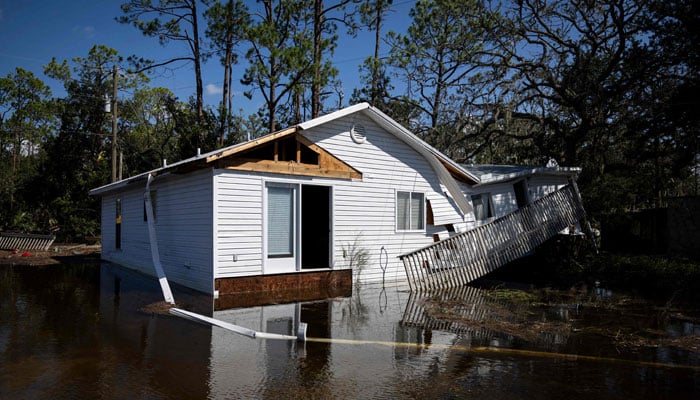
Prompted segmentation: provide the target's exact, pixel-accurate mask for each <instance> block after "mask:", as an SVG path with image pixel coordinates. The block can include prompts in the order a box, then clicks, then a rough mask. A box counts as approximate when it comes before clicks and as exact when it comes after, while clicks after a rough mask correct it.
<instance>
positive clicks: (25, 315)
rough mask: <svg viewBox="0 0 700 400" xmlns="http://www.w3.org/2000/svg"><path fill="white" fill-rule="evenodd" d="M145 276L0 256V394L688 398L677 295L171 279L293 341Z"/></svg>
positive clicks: (693, 342)
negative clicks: (257, 285)
mask: <svg viewBox="0 0 700 400" xmlns="http://www.w3.org/2000/svg"><path fill="white" fill-rule="evenodd" d="M158 290H159V289H158V284H157V282H156V281H154V280H151V279H149V278H145V277H143V276H141V275H138V274H135V273H132V272H129V271H126V270H123V269H121V268H118V267H114V266H110V265H108V264H103V265H101V266H100V265H91V266H60V267H55V266H54V267H50V268H40V269H37V268H26V267H22V268H17V267H16V268H9V267H3V268H0V399H15V398H17V399H25V398H80V399H82V398H106V399H112V398H114V399H121V398H141V399H179V398H183V399H198V398H212V399H219V398H270V399H278V398H285V399H286V398H298V399H330V398H339V399H346V398H361V399H366V398H387V399H394V398H443V399H452V398H481V399H483V398H509V399H539V398H541V399H553V398H562V399H584V398H585V399H590V398H596V399H601V398H602V399H608V398H609V399H622V398H635V399H663V398H668V399H671V398H673V399H684V398H687V399H691V398H692V399H696V398H700V397H699V396H700V349H698V340H697V336H698V335H700V324H699V323H698V319H697V317H698V313H697V310H693V309H692V307H690V308H688V307H686V308H679V307H675V306H672V305H669V304H653V303H648V302H644V301H641V300H639V299H635V298H631V297H620V296H618V295H616V294H614V293H611V292H608V291H604V290H601V289H597V290H596V289H593V290H580V291H578V292H576V293H574V294H571V293H566V294H561V293H556V292H547V293H546V294H545V296H542V295H541V293H540V294H537V295H536V296H535V297H526V298H524V299H523V298H518V297H517V296H515V298H514V297H513V295H512V293H505V295H504V292H501V291H494V290H485V289H476V288H463V289H460V290H453V291H450V292H444V293H432V294H424V295H420V296H418V295H413V294H411V293H409V292H408V291H407V290H405V289H403V288H395V287H391V288H385V289H383V288H381V287H377V286H368V285H366V286H364V287H362V288H360V289H359V290H357V288H356V290H355V293H354V295H353V297H349V298H335V299H326V300H321V301H316V302H306V303H294V304H278V305H272V306H260V307H250V308H245V309H232V310H222V311H213V300H212V299H211V298H209V297H206V296H201V295H196V294H192V293H187V292H183V291H177V290H175V298H176V300H178V302H179V305H180V306H181V307H182V308H186V309H189V310H192V311H196V312H199V313H202V314H206V315H213V316H214V317H215V318H218V319H221V320H224V321H228V322H232V323H235V324H237V325H241V326H244V327H247V328H251V329H255V330H261V331H266V332H275V333H284V334H295V332H296V327H297V325H298V324H299V322H300V321H304V322H307V323H308V324H309V329H308V333H307V335H308V337H309V341H308V342H306V343H304V344H298V343H295V342H287V341H263V340H259V339H249V338H247V337H242V336H237V335H235V334H233V333H230V332H228V331H224V330H222V329H220V328H212V327H210V326H206V325H202V324H197V323H194V322H191V321H188V320H184V319H180V318H177V317H172V316H170V315H167V314H165V313H163V312H162V307H160V304H159V303H158V301H159V300H160V299H161V297H160V294H159V292H158ZM528 296H530V294H528ZM543 300H547V301H543ZM329 338H330V339H331V340H330V341H328V339H329Z"/></svg>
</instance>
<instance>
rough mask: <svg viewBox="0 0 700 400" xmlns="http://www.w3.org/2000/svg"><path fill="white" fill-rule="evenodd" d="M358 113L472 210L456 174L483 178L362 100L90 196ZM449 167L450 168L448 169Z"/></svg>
mask: <svg viewBox="0 0 700 400" xmlns="http://www.w3.org/2000/svg"><path fill="white" fill-rule="evenodd" d="M354 113H362V114H363V115H366V116H368V117H369V118H370V119H371V120H373V121H374V122H375V123H377V124H378V125H379V126H380V127H382V128H384V129H385V130H387V131H388V132H390V133H391V134H393V135H394V136H396V137H397V138H399V139H400V140H402V141H403V142H404V143H406V144H407V145H409V146H410V147H411V148H413V149H414V150H415V151H417V152H418V153H419V154H421V155H422V156H423V157H424V158H425V159H426V160H427V161H428V163H429V164H430V165H431V166H432V167H433V169H434V170H435V172H436V174H437V175H438V178H439V179H440V182H442V184H443V185H445V187H446V188H447V189H448V191H450V193H451V194H452V197H453V198H455V199H457V202H458V203H461V204H459V205H460V208H461V209H462V211H463V212H465V213H466V212H468V211H471V205H470V204H469V203H468V202H467V201H466V199H464V200H463V201H462V200H461V199H460V198H462V199H463V198H464V196H462V195H461V191H460V190H459V186H458V185H457V183H456V182H455V181H454V179H453V177H452V176H455V177H457V179H459V180H462V181H464V182H467V183H470V184H475V183H478V182H479V180H478V178H477V177H476V176H475V175H473V174H472V173H470V172H469V171H467V170H465V169H463V168H462V167H461V166H460V165H459V164H457V163H455V162H454V161H452V160H451V159H450V158H449V157H447V156H445V155H444V154H442V153H440V152H439V151H438V150H437V149H435V148H433V147H432V146H430V145H429V144H427V143H425V142H424V141H422V140H421V139H419V138H418V137H417V136H415V135H414V134H413V133H411V132H410V131H408V130H407V129H406V128H404V127H403V126H401V125H400V124H399V123H397V122H396V121H394V120H393V119H391V118H390V117H389V116H387V115H386V114H384V113H383V112H381V111H380V110H379V109H377V108H374V107H372V106H370V105H369V104H368V103H360V104H355V105H353V106H350V107H347V108H344V109H341V110H338V111H335V112H332V113H329V114H326V115H323V116H321V117H318V118H314V119H312V120H309V121H307V122H304V123H301V124H298V125H296V126H293V127H291V128H288V129H283V130H280V131H277V132H273V133H270V134H268V135H265V136H262V137H260V138H257V139H254V140H251V141H248V142H245V143H240V144H236V145H233V146H229V147H225V148H222V149H218V150H215V151H212V152H209V153H205V154H200V155H197V156H194V157H191V158H188V159H185V160H182V161H178V162H176V163H173V164H170V165H165V166H163V167H160V168H156V169H153V170H151V171H147V172H144V173H141V174H138V175H135V176H132V177H130V178H127V179H124V180H121V181H118V182H114V183H110V184H107V185H104V186H101V187H98V188H95V189H92V190H91V191H90V195H100V194H104V193H108V192H111V191H114V190H119V189H121V188H124V187H127V186H129V185H131V184H133V183H136V182H140V181H144V180H146V178H147V177H148V175H152V176H163V175H166V174H170V173H182V172H189V171H193V170H197V169H201V168H207V167H210V166H212V165H213V164H212V163H214V162H216V161H219V160H222V159H225V158H227V157H231V156H234V155H236V154H240V153H241V152H244V151H246V150H249V149H253V148H255V147H257V146H261V145H264V144H265V143H268V142H271V141H274V140H277V139H280V138H283V137H286V136H289V135H293V134H296V133H299V132H301V131H304V130H307V129H311V128H314V127H316V126H319V125H322V124H325V123H327V122H330V121H333V120H336V119H339V118H342V117H345V116H348V115H351V114H354ZM448 170H449V171H448Z"/></svg>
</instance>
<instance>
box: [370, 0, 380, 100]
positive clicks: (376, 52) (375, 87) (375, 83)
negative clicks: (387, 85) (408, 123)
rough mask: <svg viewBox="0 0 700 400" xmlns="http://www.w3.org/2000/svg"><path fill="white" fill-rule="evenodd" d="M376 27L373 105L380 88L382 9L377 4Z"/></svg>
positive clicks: (371, 97)
mask: <svg viewBox="0 0 700 400" xmlns="http://www.w3.org/2000/svg"><path fill="white" fill-rule="evenodd" d="M375 22H376V25H375V27H374V28H375V29H374V64H372V95H371V96H370V99H371V102H372V105H375V104H376V103H377V95H378V94H377V88H378V87H379V82H378V81H379V71H378V69H379V44H380V40H381V39H382V37H381V32H380V31H381V28H382V7H380V5H379V4H377V17H376V20H375Z"/></svg>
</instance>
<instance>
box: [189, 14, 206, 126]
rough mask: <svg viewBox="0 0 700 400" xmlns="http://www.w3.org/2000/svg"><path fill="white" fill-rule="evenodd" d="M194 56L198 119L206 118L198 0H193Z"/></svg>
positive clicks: (200, 120)
mask: <svg viewBox="0 0 700 400" xmlns="http://www.w3.org/2000/svg"><path fill="white" fill-rule="evenodd" d="M191 7H192V31H193V32H192V55H193V56H194V74H195V79H196V80H197V119H198V120H199V122H202V119H203V118H204V88H203V85H202V65H201V63H202V57H201V54H200V50H199V27H198V24H197V0H192V2H191Z"/></svg>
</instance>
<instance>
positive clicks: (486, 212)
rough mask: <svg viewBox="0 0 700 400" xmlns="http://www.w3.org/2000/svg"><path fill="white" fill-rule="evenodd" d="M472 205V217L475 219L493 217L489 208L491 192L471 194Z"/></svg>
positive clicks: (480, 219)
mask: <svg viewBox="0 0 700 400" xmlns="http://www.w3.org/2000/svg"><path fill="white" fill-rule="evenodd" d="M472 205H474V217H475V218H476V220H477V221H484V220H487V219H489V218H491V217H493V210H492V209H491V193H481V194H475V195H473V196H472Z"/></svg>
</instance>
